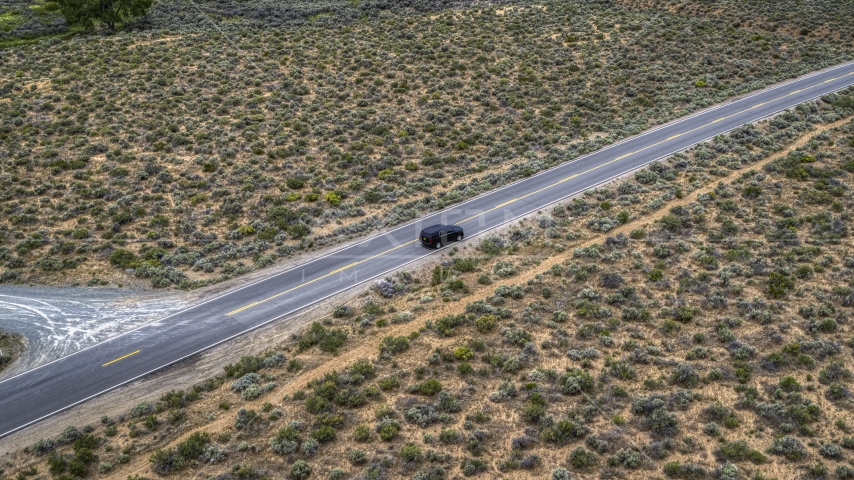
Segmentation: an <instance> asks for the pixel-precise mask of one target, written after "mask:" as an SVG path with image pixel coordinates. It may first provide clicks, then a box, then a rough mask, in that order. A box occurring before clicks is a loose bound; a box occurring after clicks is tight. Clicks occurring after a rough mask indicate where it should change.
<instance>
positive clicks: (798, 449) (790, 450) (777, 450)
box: [768, 435, 807, 461]
mask: <svg viewBox="0 0 854 480" xmlns="http://www.w3.org/2000/svg"><path fill="white" fill-rule="evenodd" d="M768 452H769V453H772V454H774V455H781V456H783V457H786V458H787V459H789V460H793V461H797V460H800V459H802V458H803V457H805V456H806V455H807V449H806V447H804V445H803V444H802V443H801V442H800V440H798V439H797V438H795V437H790V436H788V435H786V436H783V437H779V438H775V439H774V441H773V442H771V447H770V448H769V449H768Z"/></svg>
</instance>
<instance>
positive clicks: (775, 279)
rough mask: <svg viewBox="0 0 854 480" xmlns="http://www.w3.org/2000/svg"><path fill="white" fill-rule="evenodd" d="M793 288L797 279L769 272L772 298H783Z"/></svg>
mask: <svg viewBox="0 0 854 480" xmlns="http://www.w3.org/2000/svg"><path fill="white" fill-rule="evenodd" d="M793 288H795V281H794V280H792V279H791V278H789V277H787V276H785V275H782V274H779V273H777V272H771V273H769V274H768V295H769V296H770V297H771V298H783V297H785V296H786V294H787V293H788V292H789V290H792V289H793Z"/></svg>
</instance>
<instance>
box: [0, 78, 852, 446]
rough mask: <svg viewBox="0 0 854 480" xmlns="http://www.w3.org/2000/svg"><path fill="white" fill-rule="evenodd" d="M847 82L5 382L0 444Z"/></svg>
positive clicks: (720, 110)
mask: <svg viewBox="0 0 854 480" xmlns="http://www.w3.org/2000/svg"><path fill="white" fill-rule="evenodd" d="M851 84H854V63H848V64H844V65H840V66H838V67H836V68H833V69H829V70H825V71H822V72H819V73H817V74H814V75H812V76H808V77H805V78H801V79H798V80H795V81H791V82H788V83H785V84H782V85H778V86H776V87H772V88H769V89H766V90H763V91H760V92H758V93H756V94H754V95H751V96H748V97H746V98H743V99H740V100H737V101H734V102H730V103H726V104H722V105H720V106H718V107H716V108H712V109H709V110H706V111H704V112H701V113H699V114H697V115H693V116H690V117H687V118H684V119H682V120H678V121H675V122H673V123H670V124H666V125H664V126H662V127H659V128H656V129H653V130H651V131H648V132H646V133H644V134H641V135H639V136H636V137H632V138H630V139H628V140H626V141H623V142H620V143H617V144H614V145H611V146H609V147H607V148H605V149H602V150H599V151H597V152H594V153H592V154H589V155H587V156H584V157H581V158H578V159H576V160H574V161H571V162H568V163H566V164H563V165H560V166H558V167H555V168H553V169H551V170H548V171H546V172H543V173H540V174H538V175H535V176H532V177H530V178H527V179H524V180H522V181H519V182H516V183H514V184H512V185H508V186H506V187H503V188H501V189H498V190H495V191H492V192H489V193H487V194H484V195H481V196H479V197H476V198H474V199H471V200H469V201H467V202H464V203H461V204H459V205H455V206H453V207H451V208H448V209H446V210H443V211H441V212H438V213H433V214H430V215H428V216H426V217H425V218H423V219H421V220H419V221H416V222H414V223H409V224H407V225H404V226H401V227H398V228H396V229H394V230H392V231H390V232H388V233H386V234H385V235H382V236H378V237H375V238H372V239H370V240H366V241H364V242H362V243H359V244H356V245H353V246H350V247H347V248H344V249H341V250H338V251H336V252H333V253H330V254H328V255H325V256H323V257H320V258H317V259H315V260H312V261H310V262H308V263H306V264H304V265H301V266H299V267H296V268H294V269H291V270H288V271H286V272H283V273H279V274H276V275H273V276H271V277H269V278H266V279H264V280H262V281H259V282H256V283H253V284H251V285H247V286H245V287H242V288H239V289H237V290H234V291H231V292H229V293H227V294H225V295H222V296H219V297H216V298H212V299H210V300H208V301H206V302H204V303H201V304H199V305H196V306H194V307H192V308H189V309H187V310H184V311H181V312H179V313H176V314H174V315H171V316H169V317H167V318H164V319H162V320H160V321H157V322H155V323H152V324H148V325H146V326H144V327H141V328H139V329H137V330H133V331H131V332H128V333H126V334H123V335H120V336H118V337H115V338H113V339H111V340H108V341H106V342H104V343H101V344H98V345H95V346H93V347H90V348H88V349H85V350H82V351H80V352H77V353H75V354H72V355H69V356H67V357H64V358H62V359H59V360H57V361H55V362H53V363H49V364H46V365H44V366H42V367H39V368H36V369H34V370H30V371H29V372H26V373H23V374H21V375H18V376H16V377H12V378H10V379H7V380H5V381H3V382H0V412H2V413H0V437H2V436H5V435H8V434H10V433H12V432H14V431H16V430H19V429H21V428H24V427H26V426H27V425H30V424H33V423H35V422H37V421H39V420H41V419H44V418H46V417H48V416H50V415H51V414H53V413H57V412H59V411H62V410H65V409H67V408H69V407H71V406H73V405H76V404H79V403H81V402H84V401H86V400H88V399H90V398H92V397H94V396H97V395H99V394H101V393H104V392H106V391H108V390H111V389H114V388H116V387H118V386H120V385H123V384H125V383H128V382H131V381H133V380H135V379H137V378H140V377H142V376H144V375H146V374H149V373H151V372H153V371H155V370H158V369H160V368H162V367H164V366H166V365H169V364H172V363H174V362H176V361H179V360H181V359H184V358H186V357H188V356H191V355H193V354H195V353H198V352H200V351H202V350H205V349H207V348H210V347H212V346H214V345H217V344H219V343H222V342H225V341H227V340H229V339H231V338H234V337H236V336H238V335H241V334H242V333H245V332H247V331H249V330H251V329H254V328H257V327H259V326H261V325H265V324H268V323H270V322H273V321H277V320H286V319H287V317H288V315H290V314H292V313H294V312H296V311H298V310H300V309H303V308H305V307H307V306H309V305H312V304H314V303H316V302H318V301H320V300H322V299H324V298H326V297H329V296H331V295H334V294H336V293H339V292H341V291H343V290H346V289H348V288H350V287H352V286H354V285H356V284H359V283H362V282H365V281H368V280H370V279H372V278H375V277H377V276H380V275H382V274H384V273H385V272H388V271H389V270H392V269H395V268H398V267H401V266H403V265H406V264H407V263H411V262H413V261H415V260H417V259H419V258H422V257H424V256H425V255H430V254H431V253H433V252H434V251H433V250H429V249H425V248H423V247H422V246H421V245H420V243H419V242H417V241H416V240H415V239H416V238H417V237H418V233H419V231H420V230H421V228H422V227H423V226H427V225H432V224H434V223H455V224H459V225H461V226H463V227H464V228H465V232H466V236H467V237H471V236H473V235H477V234H480V233H483V232H485V231H487V230H489V229H492V228H494V227H496V226H498V225H501V224H503V223H506V222H509V221H511V220H513V219H516V218H519V217H521V216H524V215H526V214H529V213H531V212H534V211H536V210H537V209H540V208H543V207H544V206H546V205H549V204H551V203H554V202H557V201H559V200H561V199H564V198H566V197H567V196H570V195H573V194H576V193H579V192H582V191H584V190H587V189H589V188H591V187H593V186H596V185H599V184H601V183H603V182H606V181H608V180H610V179H612V178H614V177H617V176H619V175H622V174H624V173H626V172H628V171H631V170H633V169H636V168H639V167H641V166H643V165H646V164H647V163H649V162H652V161H653V160H656V159H658V158H662V157H665V156H667V155H669V154H672V153H675V152H678V151H681V150H684V149H686V148H688V147H690V146H692V145H694V144H696V143H698V142H701V141H703V140H706V139H709V138H711V137H713V136H715V135H718V134H721V133H724V132H726V131H729V130H731V129H734V128H736V127H738V126H741V125H744V124H745V123H749V122H753V121H756V120H758V119H761V118H763V117H766V116H768V115H771V114H773V113H775V112H778V111H780V110H782V109H785V108H788V107H791V106H794V105H797V104H798V103H802V102H805V101H807V100H809V99H812V98H815V97H817V96H820V95H823V94H826V93H829V92H832V91H835V90H838V89H841V88H844V87H847V86H849V85H851ZM445 248H448V247H445Z"/></svg>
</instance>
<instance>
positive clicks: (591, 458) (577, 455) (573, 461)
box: [569, 447, 596, 470]
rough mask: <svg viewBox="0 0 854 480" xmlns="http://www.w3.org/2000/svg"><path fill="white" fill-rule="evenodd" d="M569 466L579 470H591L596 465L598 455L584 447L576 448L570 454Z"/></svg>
mask: <svg viewBox="0 0 854 480" xmlns="http://www.w3.org/2000/svg"><path fill="white" fill-rule="evenodd" d="M569 464H570V465H572V467H573V468H577V469H579V470H583V469H586V468H590V467H592V466H594V465H596V454H594V453H593V452H590V451H587V450H585V449H584V448H583V447H576V448H575V449H574V450H573V451H572V452H570V454H569Z"/></svg>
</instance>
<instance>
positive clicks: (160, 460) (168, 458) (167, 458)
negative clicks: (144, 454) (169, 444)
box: [148, 448, 184, 475]
mask: <svg viewBox="0 0 854 480" xmlns="http://www.w3.org/2000/svg"><path fill="white" fill-rule="evenodd" d="M148 461H149V463H151V469H152V470H154V472H155V473H158V474H160V475H166V474H167V473H169V472H171V471H174V470H178V469H180V468H182V467H183V466H184V458H183V457H182V456H181V454H180V453H178V451H177V450H176V449H174V448H170V449H168V450H163V449H160V448H158V449H156V450H154V452H152V453H151V455H149V457H148Z"/></svg>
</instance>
